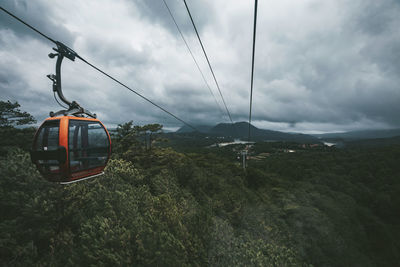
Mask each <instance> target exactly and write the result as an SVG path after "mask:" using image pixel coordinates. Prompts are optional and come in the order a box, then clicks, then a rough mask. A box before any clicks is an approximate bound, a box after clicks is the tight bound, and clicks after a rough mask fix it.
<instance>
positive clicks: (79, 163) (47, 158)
mask: <svg viewBox="0 0 400 267" xmlns="http://www.w3.org/2000/svg"><path fill="white" fill-rule="evenodd" d="M54 50H55V51H57V52H58V53H57V54H52V53H51V54H49V57H50V58H54V57H55V56H57V63H56V75H48V77H49V78H50V79H51V80H52V81H53V92H54V94H55V93H57V95H58V97H59V98H60V99H61V100H62V101H63V102H64V103H66V104H67V105H68V109H66V110H60V111H58V112H56V113H54V112H50V117H49V118H47V119H46V120H45V121H44V122H43V124H42V125H41V126H40V127H39V129H38V130H37V132H36V134H35V137H34V140H33V145H32V150H31V159H32V162H33V163H34V164H35V165H36V167H37V168H38V170H39V172H40V173H41V174H42V175H43V177H44V178H46V179H47V180H49V181H52V182H59V183H61V184H67V183H72V182H77V181H81V180H84V179H88V178H92V177H96V176H99V175H101V174H103V170H104V168H105V166H106V165H107V162H108V160H109V158H110V155H111V139H110V135H109V133H108V131H107V129H106V127H105V126H104V125H103V124H102V123H101V122H100V121H99V120H98V119H96V114H92V113H91V112H90V111H88V110H86V109H84V108H82V107H81V106H80V105H79V104H78V103H77V102H75V101H72V102H70V101H68V100H67V99H66V98H65V97H64V95H63V94H62V90H61V63H62V60H63V58H64V57H67V58H69V59H70V60H72V61H74V59H75V56H76V55H77V54H76V53H75V52H74V51H73V50H72V49H70V48H68V47H67V46H65V45H64V44H62V43H60V42H57V49H54ZM56 100H57V99H56ZM85 116H86V117H85Z"/></svg>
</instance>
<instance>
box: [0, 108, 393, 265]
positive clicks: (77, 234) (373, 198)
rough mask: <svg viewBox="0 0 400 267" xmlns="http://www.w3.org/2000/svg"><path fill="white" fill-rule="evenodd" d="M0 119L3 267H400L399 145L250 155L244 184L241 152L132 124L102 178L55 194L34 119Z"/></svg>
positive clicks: (116, 142) (272, 148)
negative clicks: (37, 148)
mask: <svg viewBox="0 0 400 267" xmlns="http://www.w3.org/2000/svg"><path fill="white" fill-rule="evenodd" d="M0 117H1V121H0V142H1V147H0V149H1V154H0V210H1V213H0V233H1V235H0V262H1V265H2V266H112V265H114V266H398V264H399V262H400V165H399V159H400V145H395V144H391V145H387V146H373V147H369V146H362V147H359V146H356V145H354V146H351V147H348V148H343V149H339V148H334V147H330V148H328V147H326V146H323V145H320V146H316V147H310V146H301V145H300V144H297V143H285V142H276V143H264V142H258V143H256V144H255V145H254V146H253V148H252V150H251V151H252V152H251V154H250V156H249V160H248V166H247V168H246V169H245V170H244V169H243V168H242V166H241V165H240V161H239V160H238V159H237V151H238V150H240V149H241V147H240V146H237V147H223V148H218V147H215V148H206V147H205V146H203V141H204V140H203V139H201V138H199V140H200V139H201V140H200V141H199V142H198V143H196V138H194V137H193V136H192V137H190V138H191V139H190V141H188V138H189V137H187V136H186V137H185V138H182V142H179V138H178V137H177V136H174V138H170V139H172V140H170V139H169V137H170V136H171V135H164V134H162V125H159V124H152V125H144V126H138V125H135V124H134V123H133V122H127V123H123V124H121V125H118V127H117V129H116V130H115V131H113V132H112V157H111V159H110V161H109V162H108V165H107V167H106V169H105V175H103V176H101V177H98V178H95V179H91V180H86V181H82V182H78V183H73V184H70V185H60V184H54V183H50V182H48V181H46V180H45V179H43V178H42V177H41V176H40V174H39V173H38V171H37V170H36V167H35V166H34V165H33V164H32V163H31V160H30V156H29V149H30V145H31V142H32V138H33V135H34V132H35V127H32V126H31V125H34V124H33V123H34V122H35V120H34V118H33V117H32V116H30V115H29V114H28V113H26V112H23V111H21V110H20V106H19V104H18V103H12V102H9V101H8V102H5V101H1V102H0ZM150 134H151V138H150ZM199 136H200V137H201V135H199ZM202 140H203V141H202ZM287 149H295V150H296V152H295V153H285V150H287Z"/></svg>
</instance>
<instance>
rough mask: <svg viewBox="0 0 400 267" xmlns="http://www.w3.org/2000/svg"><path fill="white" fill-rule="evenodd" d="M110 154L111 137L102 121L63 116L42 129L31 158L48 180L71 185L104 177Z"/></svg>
mask: <svg viewBox="0 0 400 267" xmlns="http://www.w3.org/2000/svg"><path fill="white" fill-rule="evenodd" d="M110 154H111V140H110V135H109V133H108V131H107V129H106V128H105V127H104V125H103V124H102V123H101V122H100V121H99V120H97V119H92V118H83V117H74V116H60V117H51V118H48V119H46V120H45V121H44V122H43V124H42V125H41V126H40V128H39V129H38V131H37V132H36V135H35V138H34V142H33V147H32V151H31V158H32V161H33V162H34V163H35V164H36V166H37V168H38V170H39V172H40V173H41V174H42V175H43V177H45V178H46V179H47V180H49V181H52V182H60V183H71V182H75V181H79V180H83V179H87V178H91V177H94V176H98V175H100V174H102V173H103V170H104V167H105V166H106V164H107V161H108V160H109V158H110Z"/></svg>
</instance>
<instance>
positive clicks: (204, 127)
mask: <svg viewBox="0 0 400 267" xmlns="http://www.w3.org/2000/svg"><path fill="white" fill-rule="evenodd" d="M211 128H213V126H211V125H198V126H196V129H197V130H199V132H201V133H209V132H210V130H211ZM193 131H194V130H193V129H192V128H190V127H189V126H187V125H184V126H182V127H181V128H179V129H178V130H177V131H176V132H177V133H190V132H193Z"/></svg>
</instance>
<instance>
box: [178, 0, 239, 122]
mask: <svg viewBox="0 0 400 267" xmlns="http://www.w3.org/2000/svg"><path fill="white" fill-rule="evenodd" d="M183 2H184V3H185V7H186V10H187V12H188V14H189V17H190V21H191V22H192V25H193V28H194V30H195V32H196V35H197V39H199V42H200V45H201V49H202V50H203V53H204V56H205V57H206V60H207V63H208V66H209V67H210V70H211V74H212V76H213V78H214V81H215V84H216V85H217V88H218V92H219V94H220V96H221V99H222V102H223V103H224V106H225V109H226V113H227V114H228V117H229V120H230V121H231V123H232V125H234V123H233V120H232V117H231V114H230V112H229V109H228V107H227V106H226V103H225V99H224V96H223V95H222V92H221V89H220V87H219V84H218V81H217V78H216V77H215V74H214V71H213V68H212V67H211V63H210V60H209V59H208V56H207V53H206V50H205V48H204V45H203V42H202V41H201V39H200V35H199V33H198V31H197V27H196V24H195V23H194V21H193V18H192V14H191V13H190V10H189V7H188V5H187V4H186V0H183Z"/></svg>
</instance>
